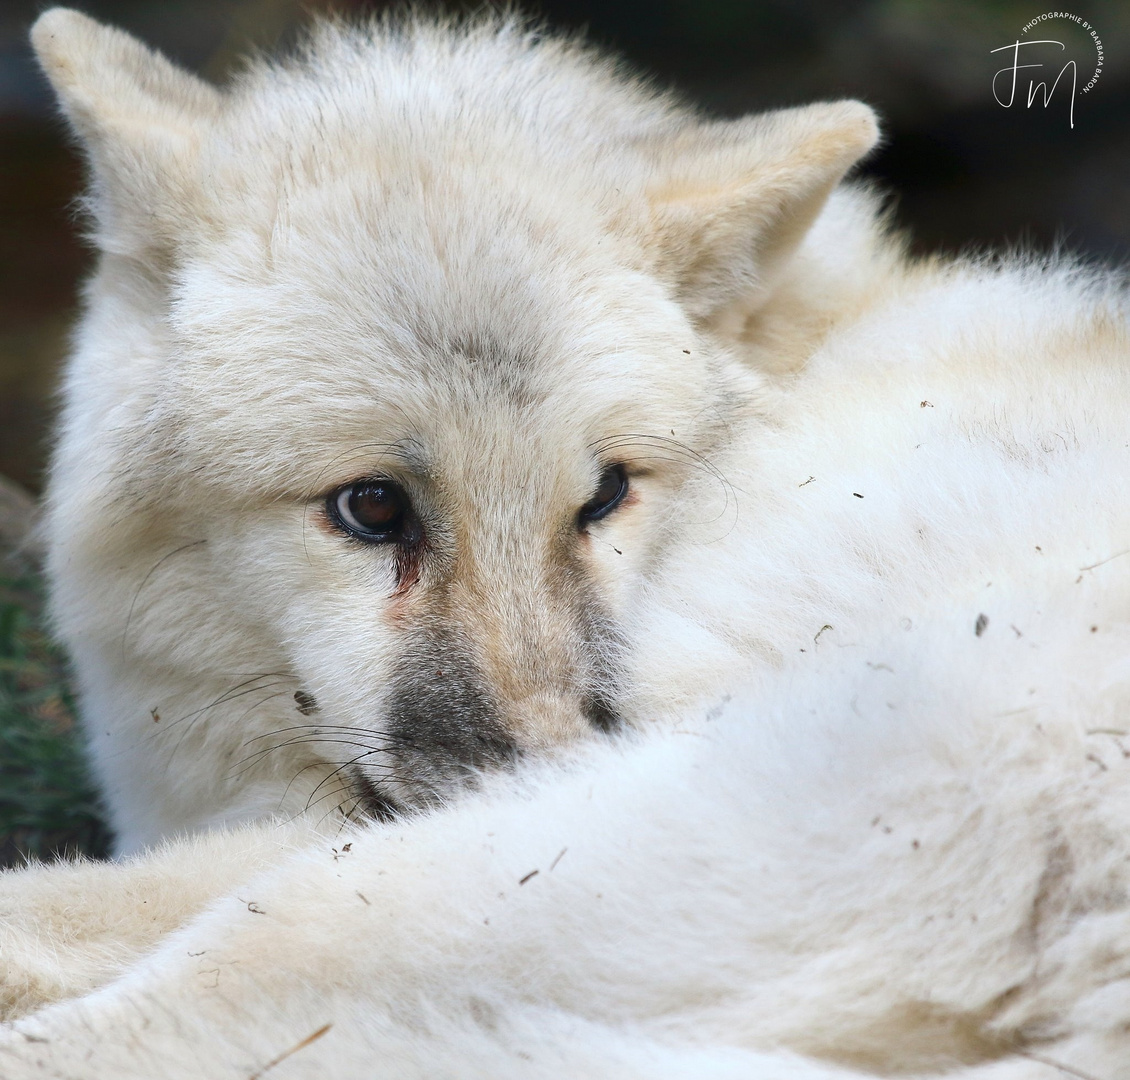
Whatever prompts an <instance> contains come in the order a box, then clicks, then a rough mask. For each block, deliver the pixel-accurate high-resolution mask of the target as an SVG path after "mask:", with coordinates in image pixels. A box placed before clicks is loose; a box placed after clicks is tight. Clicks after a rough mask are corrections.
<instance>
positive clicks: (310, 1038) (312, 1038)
mask: <svg viewBox="0 0 1130 1080" xmlns="http://www.w3.org/2000/svg"><path fill="white" fill-rule="evenodd" d="M332 1027H333V1024H323V1025H322V1026H321V1027H320V1028H318V1030H317V1031H315V1032H312V1033H311V1034H310V1035H307V1036H306V1038H305V1039H303V1040H302V1041H301V1042H299V1043H295V1044H294V1046H292V1047H291V1048H290V1049H289V1050H284V1051H283V1052H282V1053H281V1054H279V1056H278V1057H276V1058H272V1059H271V1060H270V1061H268V1062H267V1064H266V1065H264V1066H263V1067H262V1068H261V1069H259V1070H257V1071H256V1072H253V1073H252V1074H251V1075H250V1076H249V1077H248V1078H247V1080H259V1077H261V1076H262V1075H263V1074H264V1073H266V1072H268V1071H269V1070H271V1069H273V1068H274V1067H275V1066H276V1065H278V1064H280V1063H281V1062H283V1061H286V1059H287V1058H288V1057H290V1055H291V1054H297V1053H298V1051H299V1050H304V1049H305V1048H306V1047H307V1046H309V1045H310V1044H311V1043H312V1042H317V1041H318V1040H319V1039H320V1038H321V1037H322V1036H323V1035H325V1033H326V1032H327V1031H329V1030H330V1028H332Z"/></svg>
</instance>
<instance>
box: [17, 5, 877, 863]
mask: <svg viewBox="0 0 1130 1080" xmlns="http://www.w3.org/2000/svg"><path fill="white" fill-rule="evenodd" d="M33 38H34V43H35V46H36V48H37V50H38V53H39V56H40V59H41V62H42V64H43V66H44V68H45V70H46V72H47V74H48V76H49V78H50V79H51V81H52V83H53V85H54V87H55V89H56V91H57V92H58V95H59V98H60V100H61V103H62V107H63V110H64V112H65V114H66V116H67V117H68V119H69V120H70V122H71V124H72V126H73V128H74V131H75V132H76V133H77V135H78V137H79V139H80V140H81V142H82V145H83V147H84V149H85V151H86V154H87V156H88V159H89V163H90V175H91V181H90V192H89V196H88V200H87V205H88V209H89V214H90V220H91V223H92V238H93V242H94V244H95V245H96V247H97V249H98V251H99V252H100V260H99V265H98V270H97V272H96V274H95V275H94V277H93V278H92V280H91V281H90V283H89V285H88V287H87V292H86V310H85V314H84V316H83V318H82V320H81V322H80V324H79V327H78V329H77V332H76V343H75V350H74V356H73V359H72V362H71V366H70V369H69V373H68V375H67V379H66V383H65V390H64V410H63V416H62V421H61V429H60V434H59V441H58V447H57V451H56V454H55V459H54V463H53V468H52V471H51V479H50V488H49V493H48V506H49V511H48V519H47V529H48V533H49V539H50V545H51V556H50V569H51V576H52V580H53V589H54V610H55V616H56V620H57V625H58V627H59V630H60V633H61V635H62V636H63V638H64V639H65V640H66V642H67V644H68V645H69V647H70V649H71V650H72V653H73V655H74V658H75V662H76V667H77V673H78V676H79V681H80V686H81V693H82V699H83V711H84V719H85V723H86V726H87V731H88V736H89V740H90V743H91V746H92V748H93V751H94V759H95V762H96V764H97V767H98V769H99V771H100V774H101V777H102V780H103V784H104V787H105V789H106V793H107V797H108V802H109V805H110V808H111V811H112V814H113V818H114V824H115V826H116V828H117V829H118V832H119V837H120V841H119V843H120V846H121V848H122V849H123V850H129V849H132V848H135V847H137V846H139V845H141V844H143V843H146V842H148V841H150V840H152V839H154V838H156V837H157V836H160V835H161V834H163V833H166V832H169V831H173V830H177V829H183V828H189V827H198V826H200V825H202V824H206V823H208V822H212V821H217V820H225V819H234V818H238V817H241V816H249V815H254V814H260V813H264V812H271V811H274V810H278V809H280V808H286V807H288V806H295V805H296V806H299V807H300V806H302V805H303V804H308V803H310V802H312V801H315V802H316V801H317V800H319V799H322V798H323V797H324V798H325V799H326V800H327V802H328V803H332V804H333V805H335V806H337V805H347V804H348V802H349V800H350V799H352V800H358V801H360V802H361V803H363V804H367V806H368V807H369V809H372V810H376V811H381V810H383V809H388V808H390V807H395V806H397V805H401V804H406V803H414V802H420V801H422V800H427V799H429V798H431V797H434V796H435V794H437V793H439V792H441V791H443V790H444V788H445V787H446V786H447V785H449V784H450V783H451V782H452V781H453V780H454V779H458V778H459V777H460V776H464V775H466V774H468V773H469V772H473V771H474V770H476V769H478V768H480V767H482V766H487V765H491V764H495V763H498V762H503V761H507V760H509V759H512V758H514V757H515V756H516V755H520V754H522V753H525V752H527V751H531V750H539V749H542V748H547V747H552V746H554V745H557V744H560V743H563V742H567V741H570V740H574V739H577V738H580V737H583V736H585V735H587V734H589V733H591V732H592V731H594V730H598V731H604V730H609V729H613V728H615V727H616V726H617V725H618V724H620V723H621V722H623V719H624V716H625V714H626V713H627V712H628V711H629V710H628V708H627V706H626V704H625V703H626V702H627V701H629V700H630V690H631V687H630V685H629V681H630V680H629V678H628V669H629V664H628V658H629V656H630V654H631V651H632V649H634V648H639V647H641V646H642V647H646V641H644V642H640V641H639V633H640V631H639V628H638V627H637V625H636V622H635V611H636V609H637V607H638V605H639V602H640V598H641V595H642V594H643V593H644V592H645V591H646V590H647V588H649V587H650V583H653V582H655V581H656V580H658V578H659V576H660V574H661V567H662V565H663V562H664V560H665V559H669V558H672V557H678V558H687V557H693V556H690V555H688V554H687V552H686V550H685V538H686V536H687V534H688V530H690V529H692V527H693V526H694V524H695V523H696V522H698V521H701V520H704V519H705V518H706V517H708V516H709V507H708V506H707V503H709V501H710V498H712V497H713V496H712V495H711V494H710V492H711V491H714V493H715V494H716V488H715V486H714V485H712V484H711V483H710V482H709V481H707V480H704V475H705V472H704V464H706V463H709V462H710V461H711V460H712V458H713V457H714V456H715V455H716V454H717V453H718V452H719V451H720V450H721V449H722V448H723V447H724V446H725V444H726V442H727V440H728V438H729V437H730V436H729V433H730V432H731V431H732V430H733V428H734V426H735V425H742V424H745V423H747V422H748V421H749V419H750V418H751V417H752V416H753V415H755V414H756V411H757V408H758V400H759V398H758V387H759V383H758V378H757V376H756V374H755V373H753V372H752V371H751V370H748V369H747V368H746V367H744V366H743V365H741V364H740V363H738V361H737V360H736V359H735V358H734V356H733V353H732V350H731V349H730V347H729V344H728V342H729V340H730V339H731V338H732V337H733V334H734V332H735V328H739V327H740V326H742V325H744V323H745V321H746V320H747V319H748V317H749V316H750V315H751V313H754V312H756V311H757V310H758V309H759V308H761V307H763V306H764V305H766V304H767V303H770V302H771V298H772V295H773V289H774V283H775V281H776V280H777V278H778V277H779V275H780V274H781V272H782V268H784V267H785V266H786V265H787V264H788V261H789V259H790V257H791V255H792V253H793V252H794V250H795V249H796V248H797V246H798V244H799V243H800V242H801V240H802V238H803V237H804V235H805V232H806V231H807V229H808V227H809V225H810V224H811V223H812V221H813V220H814V218H815V217H816V215H817V214H818V213H819V211H820V209H821V207H822V206H823V204H824V201H825V200H826V198H827V197H828V195H829V193H830V192H831V190H832V189H833V187H834V186H835V185H836V184H837V183H838V181H839V180H840V178H841V177H842V175H843V174H844V172H845V171H846V170H847V169H848V168H849V167H850V166H851V165H852V163H853V162H855V161H856V160H857V159H858V158H859V156H860V155H861V154H862V153H864V152H865V151H866V150H867V149H869V148H870V147H871V145H872V144H873V142H874V140H875V137H876V129H875V122H874V119H873V117H872V115H871V113H870V110H868V109H867V108H866V107H864V106H861V105H859V104H856V103H852V102H843V103H837V104H830V105H819V106H812V107H809V108H804V109H795V110H788V111H784V112H778V113H771V114H768V115H764V116H758V117H754V118H749V119H744V120H738V121H733V122H725V123H723V122H704V121H702V120H700V119H699V118H697V117H695V116H694V115H692V114H691V113H690V112H689V111H687V110H685V109H683V108H681V107H679V106H678V105H676V104H674V103H673V102H672V101H671V100H669V99H668V98H666V97H664V96H662V95H657V94H655V93H652V92H650V91H648V90H646V89H645V88H642V87H641V86H640V85H638V84H637V83H634V82H631V81H628V80H625V79H623V78H621V77H620V76H618V75H617V73H616V72H615V70H614V69H613V68H612V67H611V66H610V65H609V64H607V63H606V62H605V61H603V60H601V59H599V58H594V57H593V56H591V55H590V54H588V53H587V52H586V51H584V50H583V49H581V48H579V47H577V46H575V45H573V44H570V43H568V42H562V41H560V40H555V39H552V38H550V39H544V38H541V37H539V36H538V35H536V34H534V33H532V32H530V31H528V30H527V29H523V27H522V26H520V25H518V24H516V23H514V22H508V21H498V20H495V21H486V22H480V23H476V24H473V25H470V26H465V27H461V28H454V29H453V28H450V27H444V26H439V25H434V24H424V23H420V22H415V23H411V22H409V23H402V24H399V25H391V24H390V25H373V26H370V27H368V28H363V29H347V28H342V27H339V26H331V25H324V26H321V27H319V28H317V29H316V30H315V31H314V33H313V35H312V37H311V38H310V41H309V43H308V45H307V46H306V49H305V51H304V52H303V53H302V55H301V56H300V57H298V58H297V59H295V60H293V61H291V62H288V63H285V64H282V65H280V66H274V65H269V64H259V65H257V66H254V67H251V68H250V69H249V70H248V71H246V72H245V73H244V74H243V75H242V76H241V77H240V78H239V79H238V80H237V81H236V82H235V83H234V85H232V86H231V87H229V88H227V89H224V90H220V89H217V88H215V87H213V86H211V85H208V84H205V83H203V82H201V81H199V80H197V79H196V78H194V77H192V76H191V75H189V74H187V73H185V72H183V71H181V70H179V69H177V68H175V67H174V66H172V65H171V64H170V63H168V62H167V61H166V60H164V59H163V58H162V57H160V56H158V55H156V54H154V53H153V52H151V51H149V50H147V49H146V48H145V47H144V46H142V45H141V44H139V43H138V42H136V41H134V40H133V39H132V38H130V37H128V36H127V35H125V34H123V33H121V32H118V31H116V30H111V29H107V28H104V27H101V26H99V25H98V24H96V23H94V22H92V21H90V20H89V19H87V18H85V17H84V16H81V15H79V14H77V13H74V12H71V11H66V10H61V9H56V10H53V11H49V12H48V13H46V14H45V15H44V16H42V17H41V19H40V20H39V22H38V23H37V24H36V26H35V29H34V31H33Z"/></svg>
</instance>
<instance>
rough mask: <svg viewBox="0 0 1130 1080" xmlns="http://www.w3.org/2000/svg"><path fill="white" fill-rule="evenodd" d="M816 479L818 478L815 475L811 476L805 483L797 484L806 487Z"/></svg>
mask: <svg viewBox="0 0 1130 1080" xmlns="http://www.w3.org/2000/svg"><path fill="white" fill-rule="evenodd" d="M815 479H816V477H815V476H810V477H809V478H808V479H807V480H805V482H804V483H803V484H797V487H805V486H807V485H808V484H811V483H812V481H813V480H815Z"/></svg>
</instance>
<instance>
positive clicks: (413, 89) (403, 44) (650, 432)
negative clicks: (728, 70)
mask: <svg viewBox="0 0 1130 1080" xmlns="http://www.w3.org/2000/svg"><path fill="white" fill-rule="evenodd" d="M34 40H35V44H36V47H37V49H38V51H39V55H40V57H41V60H42V62H43V65H44V67H45V69H46V71H47V73H48V75H49V76H50V78H51V80H52V82H53V84H54V85H55V88H56V90H57V91H58V93H59V96H60V99H61V101H62V103H63V108H64V110H65V112H66V114H67V116H68V117H69V119H70V121H71V123H72V124H73V125H74V128H75V130H76V132H77V133H78V135H79V137H80V138H81V140H82V141H83V144H84V146H85V147H86V150H87V152H88V154H89V158H90V162H91V173H92V187H91V194H90V199H89V209H90V212H91V220H92V222H93V237H94V241H95V243H96V244H97V246H98V248H99V250H100V252H101V258H100V264H99V269H98V271H97V273H96V275H95V277H94V278H93V280H92V281H91V283H90V285H89V286H88V291H87V306H86V314H85V315H84V318H83V320H82V322H81V324H80V327H79V330H78V332H77V335H76V344H75V355H74V358H73V360H72V364H71V368H70V371H69V375H68V378H67V383H66V387H65V410H64V414H63V419H62V427H61V432H60V439H59V446H58V451H57V454H56V458H55V463H54V467H53V471H52V476H51V486H50V492H49V505H48V517H47V530H48V534H49V539H50V543H51V574H52V578H53V583H54V596H55V600H54V607H55V613H56V620H57V623H58V626H59V630H60V633H61V634H62V635H63V637H64V638H65V640H66V641H67V644H68V645H69V647H70V649H71V651H72V653H73V655H74V657H75V662H76V669H77V672H78V676H79V680H80V683H81V692H82V700H83V709H84V716H85V723H86V726H87V732H88V737H89V740H90V744H91V747H92V752H93V755H94V760H95V762H96V765H97V768H98V770H99V774H100V777H101V780H102V783H103V786H104V790H105V792H106V797H107V800H108V803H109V806H110V809H111V812H112V815H113V821H114V825H115V827H116V829H117V830H118V837H119V847H120V850H121V852H122V853H135V852H142V849H144V848H146V847H147V846H148V845H152V844H153V843H154V842H157V841H161V843H160V844H159V845H158V846H157V848H156V849H155V850H149V851H148V852H145V853H142V854H137V855H133V856H131V857H129V858H126V859H125V860H124V861H122V862H119V863H117V864H102V865H98V864H78V865H71V866H57V867H49V868H33V869H29V870H26V871H21V872H18V873H9V874H6V875H4V876H3V877H0V911H2V913H3V917H2V918H0V959H2V961H3V964H4V968H3V977H2V982H0V1007H2V1008H3V1012H4V1016H5V1017H6V1018H8V1019H9V1020H11V1021H12V1023H10V1024H9V1025H8V1026H7V1027H5V1028H4V1029H3V1030H2V1032H0V1075H3V1076H4V1077H5V1078H10V1080H19V1078H23V1077H39V1076H47V1077H50V1076H66V1077H114V1078H123V1077H135V1078H142V1077H146V1078H148V1077H155V1076H160V1077H163V1078H178V1077H185V1078H188V1077H196V1078H204V1077H207V1078H209V1080H213V1078H228V1077H231V1078H237V1077H238V1078H247V1077H260V1076H264V1075H269V1076H270V1077H271V1078H272V1080H274V1078H275V1077H278V1078H280V1080H282V1078H285V1077H319V1078H320V1077H335V1078H347V1077H396V1078H402V1077H436V1076H453V1077H455V1076H458V1077H492V1078H493V1077H504V1076H506V1077H523V1078H525V1077H570V1078H573V1077H641V1078H643V1077H647V1078H659V1077H686V1078H696V1080H697V1078H701V1077H742V1078H755V1080H786V1078H787V1080H831V1078H833V1077H850V1076H856V1077H859V1076H878V1075H890V1074H894V1073H902V1074H912V1075H917V1076H923V1075H928V1074H940V1073H946V1074H947V1075H954V1076H960V1077H961V1078H962V1080H974V1078H976V1080H1022V1078H1023V1080H1052V1078H1053V1077H1063V1076H1065V1075H1066V1076H1075V1077H1088V1078H1092V1080H1114V1078H1116V1077H1127V1076H1130V839H1128V834H1127V828H1126V823H1127V821H1128V820H1130V783H1128V782H1130V715H1128V706H1130V624H1128V621H1127V614H1128V606H1127V605H1128V603H1130V556H1128V552H1130V502H1128V500H1127V498H1126V496H1125V493H1126V491H1127V490H1130V431H1128V425H1127V412H1128V406H1130V332H1128V331H1130V301H1128V299H1127V295H1126V292H1125V287H1124V285H1123V283H1122V282H1121V281H1120V280H1118V279H1116V278H1115V276H1114V275H1112V274H1109V273H1105V272H1101V271H1096V270H1087V269H1085V268H1082V267H1080V266H1077V265H1073V264H1071V263H1069V262H1066V261H1039V260H1035V259H1029V260H1022V259H1017V260H993V259H980V260H976V259H971V260H965V261H958V262H944V261H939V260H924V261H912V260H909V259H908V258H906V257H905V255H904V254H903V252H902V250H901V248H900V246H899V243H898V242H897V240H895V239H892V238H891V237H890V236H888V235H887V233H886V231H885V229H884V228H883V226H882V224H881V220H880V218H879V217H878V216H877V214H876V208H875V202H874V199H873V198H872V197H871V196H870V195H869V194H868V193H867V192H865V191H863V190H860V189H853V188H851V187H844V186H841V185H840V181H841V178H842V177H843V175H844V173H845V172H846V171H847V170H848V169H849V168H850V167H851V165H852V164H853V163H854V162H855V161H856V160H857V159H858V158H859V157H860V156H861V155H862V154H864V153H866V151H867V150H868V149H869V148H870V147H871V145H872V144H873V142H874V140H875V137H876V129H875V123H874V120H873V118H872V116H871V114H870V112H869V110H867V109H866V108H865V107H863V106H861V105H858V104H854V103H850V102H847V103H837V104H831V105H817V106H811V107H809V108H805V109H796V110H788V111H784V112H778V113H771V114H767V115H764V116H757V117H752V118H748V119H744V120H738V121H734V122H728V123H719V122H708V121H704V120H702V119H701V118H699V117H698V116H696V115H695V114H694V113H693V112H691V111H689V110H687V109H686V108H684V107H683V106H681V105H679V104H678V103H676V102H674V101H672V100H670V99H669V98H667V97H665V96H662V95H658V94H656V93H654V92H652V91H650V90H648V89H646V88H644V87H641V86H640V85H639V84H638V83H636V82H633V81H630V80H627V79H625V78H624V77H622V76H621V75H619V74H618V73H617V71H616V69H615V68H614V67H612V66H610V65H609V64H608V63H607V62H606V61H604V60H602V59H600V58H594V57H593V56H592V55H591V54H589V53H588V52H586V51H585V50H584V49H583V48H581V47H579V46H577V45H575V44H571V43H568V42H564V41H561V40H559V39H555V38H553V37H544V36H541V35H538V34H534V33H531V32H530V31H529V30H527V29H524V28H523V27H522V26H521V25H519V24H517V23H515V22H513V21H506V20H492V19H486V20H482V21H479V22H473V23H471V24H468V25H463V26H446V25H437V24H433V23H427V22H423V21H413V20H410V19H409V20H405V21H402V22H399V23H388V24H373V25H370V26H367V27H362V28H353V29H351V28H348V27H343V26H339V25H335V24H323V25H321V26H320V27H318V28H316V30H315V31H314V33H313V36H312V38H311V40H310V43H309V45H308V46H307V49H306V51H305V52H304V53H303V54H302V55H300V56H299V57H297V58H296V59H293V60H291V61H288V62H285V63H281V64H277V65H271V64H267V63H257V64H255V65H253V66H251V67H250V68H249V69H248V70H247V72H246V73H245V74H244V75H243V76H242V77H241V78H240V79H239V80H238V81H237V82H236V83H235V84H234V85H233V86H231V87H229V88H226V89H224V90H218V89H215V88H213V87H210V86H207V85H205V84H203V83H201V82H199V81H197V80H196V79H194V78H192V77H191V76H189V75H187V74H185V73H184V72H181V71H179V70H177V69H175V68H173V67H172V66H171V65H169V64H168V63H167V62H166V61H164V60H163V59H161V58H160V57H158V56H156V55H154V54H153V53H151V52H149V51H147V50H146V49H144V48H143V47H142V46H141V45H139V44H138V43H136V42H135V41H133V40H132V39H130V38H128V37H126V36H125V35H124V34H121V33H118V32H116V31H113V30H108V29H105V28H102V27H100V26H98V25H96V24H95V23H93V22H91V21H90V20H88V19H86V18H84V17H83V16H80V15H78V14H75V13H73V12H67V11H63V10H55V11H51V12H48V13H47V14H45V15H44V16H43V17H42V18H41V20H40V21H39V23H38V24H37V25H36V28H35V31H34ZM546 751H553V752H552V753H546ZM519 759H529V760H528V761H520V760H519ZM515 763H517V764H519V765H520V767H519V768H517V769H509V770H491V769H489V768H488V767H489V766H492V765H496V764H510V765H512V764H515ZM466 777H474V778H475V779H476V784H475V785H474V786H475V788H476V790H474V791H467V790H466V789H465V787H464V789H463V791H462V793H460V790H459V788H458V787H457V781H459V780H460V779H461V778H466ZM304 810H305V811H308V813H306V814H305V816H301V815H300V812H301V811H304ZM271 815H278V817H276V819H275V820H264V819H266V818H268V817H270V816H271ZM362 816H367V817H369V818H372V817H377V818H381V817H384V818H386V819H387V820H384V821H370V822H369V823H364V822H363V821H360V820H355V821H348V822H345V823H344V824H343V822H342V818H343V817H353V818H360V817H362ZM254 819H260V820H258V821H255V820H254ZM280 822H281V823H280ZM212 826H224V828H223V829H217V830H216V831H212V832H209V833H207V834H203V833H202V832H201V830H204V829H206V828H208V827H212ZM187 833H195V834H196V835H188V836H185V835H178V834H187ZM168 838H174V839H168ZM37 1010H38V1011H37ZM29 1014H30V1015H29Z"/></svg>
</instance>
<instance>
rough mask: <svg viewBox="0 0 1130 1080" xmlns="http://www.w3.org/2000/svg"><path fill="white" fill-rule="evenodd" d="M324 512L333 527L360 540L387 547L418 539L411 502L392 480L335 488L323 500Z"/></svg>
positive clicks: (364, 481) (364, 482) (359, 482)
mask: <svg viewBox="0 0 1130 1080" xmlns="http://www.w3.org/2000/svg"><path fill="white" fill-rule="evenodd" d="M326 509H327V510H328V512H329V515H330V518H331V520H332V521H333V522H334V524H336V525H337V526H339V527H340V528H341V529H344V530H345V531H346V532H347V533H349V534H350V535H352V536H356V537H357V538H358V539H359V540H367V541H369V542H370V543H375V544H389V543H409V542H412V541H414V540H416V539H418V532H419V529H418V525H417V523H416V519H415V516H414V515H413V514H412V503H411V500H410V499H409V498H408V494H407V492H405V490H404V489H403V488H402V487H401V486H400V485H399V484H394V483H393V482H392V481H391V480H359V481H358V482H357V483H356V484H350V485H349V486H348V487H343V488H338V490H337V491H335V492H333V493H332V494H331V495H330V496H329V498H328V499H327V500H326Z"/></svg>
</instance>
